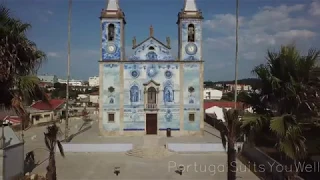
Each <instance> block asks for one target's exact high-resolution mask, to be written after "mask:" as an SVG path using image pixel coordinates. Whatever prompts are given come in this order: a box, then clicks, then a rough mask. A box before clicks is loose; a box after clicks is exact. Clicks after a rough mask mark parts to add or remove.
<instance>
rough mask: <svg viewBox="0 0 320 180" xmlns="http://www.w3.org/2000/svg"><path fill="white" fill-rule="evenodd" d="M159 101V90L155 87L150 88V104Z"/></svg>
mask: <svg viewBox="0 0 320 180" xmlns="http://www.w3.org/2000/svg"><path fill="white" fill-rule="evenodd" d="M156 103H157V90H156V89H155V88H154V87H149V88H148V104H156Z"/></svg>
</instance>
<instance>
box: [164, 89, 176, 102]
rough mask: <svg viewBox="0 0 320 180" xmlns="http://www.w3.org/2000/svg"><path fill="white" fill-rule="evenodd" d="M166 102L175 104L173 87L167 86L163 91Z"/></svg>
mask: <svg viewBox="0 0 320 180" xmlns="http://www.w3.org/2000/svg"><path fill="white" fill-rule="evenodd" d="M163 93H164V95H163V97H164V102H173V101H174V92H173V90H172V87H171V86H166V87H165V88H164V91H163Z"/></svg>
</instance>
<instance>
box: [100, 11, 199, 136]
mask: <svg viewBox="0 0 320 180" xmlns="http://www.w3.org/2000/svg"><path fill="white" fill-rule="evenodd" d="M124 22H125V21H124V20H123V19H116V18H114V17H113V18H108V17H107V18H101V27H102V31H101V32H102V44H101V45H102V47H101V54H102V55H101V60H100V77H102V78H100V106H99V107H100V111H99V112H100V113H99V122H100V123H99V124H100V126H99V127H100V131H101V133H102V134H103V135H105V136H117V135H145V134H147V132H148V128H150V126H149V125H148V122H150V121H149V119H148V117H149V118H150V116H148V115H150V114H153V115H154V116H155V117H156V124H155V128H156V134H158V135H165V133H166V130H167V129H168V128H170V129H171V131H172V135H173V136H179V135H192V134H194V135H196V134H202V132H203V128H204V127H203V126H204V123H203V122H204V111H203V97H202V96H203V93H201V92H202V91H203V90H202V89H203V87H202V84H203V60H202V50H201V49H202V47H201V45H202V43H201V42H202V38H201V37H202V32H201V31H202V29H201V19H200V18H199V20H197V19H195V18H190V19H186V18H183V19H181V20H179V23H180V25H179V27H181V28H179V31H180V35H181V36H180V38H179V47H178V49H179V54H178V55H176V56H175V55H172V54H171V51H170V49H171V48H170V45H169V41H170V40H167V43H166V44H164V43H162V42H160V41H159V40H157V39H156V38H155V37H154V36H153V33H151V30H150V37H149V38H147V39H146V40H145V41H143V42H141V43H140V44H138V45H135V43H133V44H134V45H133V54H131V55H126V54H125V52H124V51H123V50H124V43H123V42H124V38H125V37H124ZM110 24H112V26H113V27H114V34H113V36H114V38H111V40H110V38H109V37H108V35H109V34H110V33H109V32H108V30H109V28H108V27H109V25H110ZM190 24H192V26H193V27H194V32H195V34H194V39H193V40H192V41H190V40H189V39H188V34H189V32H188V27H190ZM110 46H112V47H110ZM124 57H128V59H124ZM151 90H152V92H153V93H154V94H152V93H150V92H151ZM153 95H154V96H153ZM152 98H155V99H154V101H152V103H150V102H151V100H150V99H152ZM110 114H112V116H110ZM190 114H191V115H193V118H192V119H190ZM109 118H112V119H109Z"/></svg>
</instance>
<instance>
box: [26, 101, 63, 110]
mask: <svg viewBox="0 0 320 180" xmlns="http://www.w3.org/2000/svg"><path fill="white" fill-rule="evenodd" d="M65 101H66V100H64V99H50V100H49V103H45V102H43V101H38V102H36V103H34V104H32V105H31V107H32V108H35V109H39V110H55V109H57V108H58V107H59V106H61V105H62V104H63V103H64V102H65Z"/></svg>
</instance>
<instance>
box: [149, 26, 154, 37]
mask: <svg viewBox="0 0 320 180" xmlns="http://www.w3.org/2000/svg"><path fill="white" fill-rule="evenodd" d="M153 33H154V32H153V27H152V25H151V26H150V37H153Z"/></svg>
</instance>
